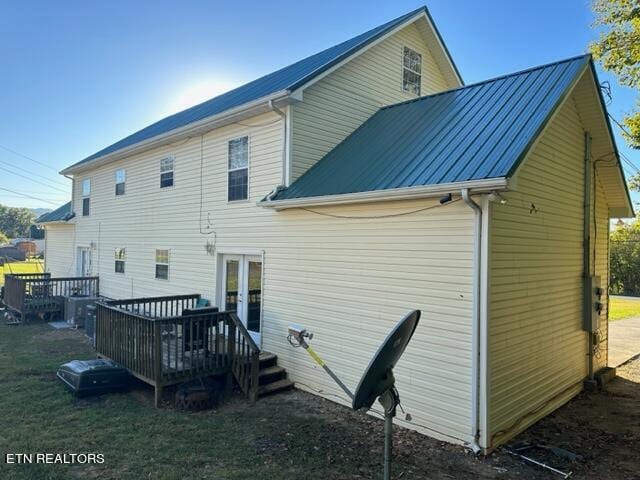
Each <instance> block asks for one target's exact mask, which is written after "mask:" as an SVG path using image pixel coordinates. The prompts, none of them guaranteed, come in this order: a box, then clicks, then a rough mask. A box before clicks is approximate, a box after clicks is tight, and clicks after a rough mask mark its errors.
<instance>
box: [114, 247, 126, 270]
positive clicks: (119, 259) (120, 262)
mask: <svg viewBox="0 0 640 480" xmlns="http://www.w3.org/2000/svg"><path fill="white" fill-rule="evenodd" d="M124 259H125V250H124V248H116V250H115V261H116V264H115V272H116V273H124Z"/></svg>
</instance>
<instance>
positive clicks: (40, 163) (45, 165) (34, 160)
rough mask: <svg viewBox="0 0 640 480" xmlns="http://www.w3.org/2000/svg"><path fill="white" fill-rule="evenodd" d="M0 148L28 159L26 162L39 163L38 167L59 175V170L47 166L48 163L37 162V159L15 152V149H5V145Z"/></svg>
mask: <svg viewBox="0 0 640 480" xmlns="http://www.w3.org/2000/svg"><path fill="white" fill-rule="evenodd" d="M0 148H1V149H2V150H6V151H7V152H10V153H13V154H14V155H17V156H19V157H22V158H24V159H26V160H30V161H32V162H35V163H37V164H38V165H42V166H43V167H46V168H49V169H51V170H53V171H54V172H56V173H58V170H57V169H55V168H53V167H52V166H51V165H47V164H46V163H44V162H40V161H38V160H36V159H35V158H31V157H30V156H28V155H25V154H24V153H20V152H16V151H15V150H13V149H11V148H9V147H5V146H4V145H0Z"/></svg>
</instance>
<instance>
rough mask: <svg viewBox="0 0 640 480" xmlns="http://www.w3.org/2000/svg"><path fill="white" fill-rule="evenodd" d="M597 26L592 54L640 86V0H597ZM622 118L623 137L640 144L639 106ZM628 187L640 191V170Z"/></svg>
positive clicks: (625, 81)
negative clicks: (597, 32) (597, 31)
mask: <svg viewBox="0 0 640 480" xmlns="http://www.w3.org/2000/svg"><path fill="white" fill-rule="evenodd" d="M593 11H594V12H595V14H596V20H595V27H596V28H597V29H598V30H600V36H599V38H598V40H597V41H595V42H593V43H592V44H591V46H590V49H591V53H592V54H593V57H594V58H595V59H596V60H598V61H599V62H600V64H601V65H602V68H604V69H605V70H607V71H609V72H612V73H613V74H615V75H616V77H617V78H618V81H619V82H620V84H622V85H625V86H627V87H630V88H634V89H636V90H640V2H638V0H594V1H593ZM638 106H640V104H639V105H637V106H636V109H635V110H633V111H631V112H629V114H628V115H627V116H626V117H625V118H624V119H623V120H622V122H623V123H624V126H625V127H626V128H625V130H626V131H627V132H628V134H627V133H625V134H624V137H625V138H626V140H627V141H628V142H629V145H631V147H633V148H640V110H639V109H638ZM629 187H630V188H631V189H632V190H635V191H640V174H636V175H634V176H633V177H632V178H631V180H630V182H629Z"/></svg>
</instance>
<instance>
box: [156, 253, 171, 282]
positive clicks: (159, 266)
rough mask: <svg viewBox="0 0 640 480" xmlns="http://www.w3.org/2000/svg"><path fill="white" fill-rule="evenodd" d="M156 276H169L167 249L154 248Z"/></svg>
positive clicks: (164, 277) (164, 278) (162, 277)
mask: <svg viewBox="0 0 640 480" xmlns="http://www.w3.org/2000/svg"><path fill="white" fill-rule="evenodd" d="M156 278H161V279H163V280H166V279H168V278H169V250H156Z"/></svg>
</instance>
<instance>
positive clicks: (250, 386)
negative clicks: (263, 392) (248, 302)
mask: <svg viewBox="0 0 640 480" xmlns="http://www.w3.org/2000/svg"><path fill="white" fill-rule="evenodd" d="M228 318H229V326H230V327H231V328H230V329H229V333H230V335H231V336H232V338H233V343H234V344H235V347H234V348H235V350H236V351H230V354H231V372H232V374H233V376H234V377H235V379H236V381H237V382H238V384H239V385H240V388H241V389H242V391H243V392H244V394H245V395H247V396H248V397H249V401H250V402H252V403H254V402H255V401H256V400H257V399H258V387H259V373H260V348H259V347H258V345H256V342H255V341H254V340H253V338H251V334H250V333H249V331H248V330H247V327H245V326H244V324H243V323H242V321H241V320H240V318H239V317H238V315H236V313H235V312H228ZM235 331H237V332H238V334H239V336H240V337H241V342H238V341H237V340H236V338H235ZM242 345H246V346H247V347H248V348H249V352H247V354H245V355H244V356H243V355H242V350H243V349H242ZM247 370H248V371H247Z"/></svg>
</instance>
